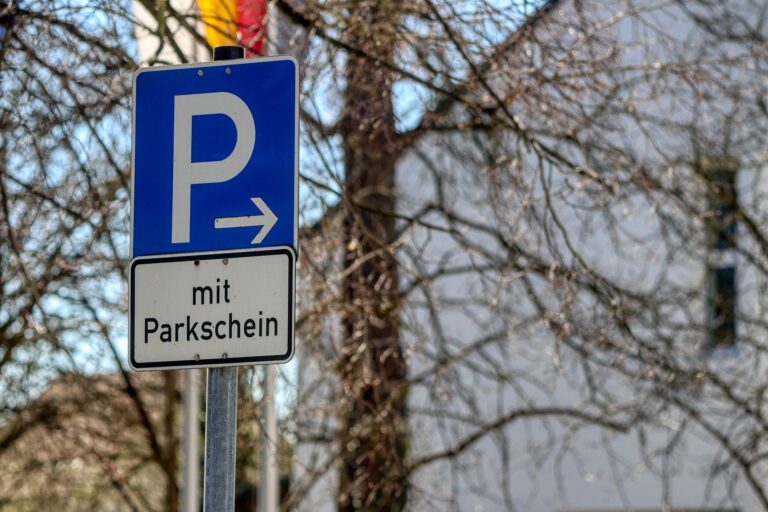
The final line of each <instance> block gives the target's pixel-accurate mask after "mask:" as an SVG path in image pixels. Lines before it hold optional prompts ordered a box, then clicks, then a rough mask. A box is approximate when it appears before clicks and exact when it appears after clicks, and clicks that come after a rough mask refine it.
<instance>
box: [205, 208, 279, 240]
mask: <svg viewBox="0 0 768 512" xmlns="http://www.w3.org/2000/svg"><path fill="white" fill-rule="evenodd" d="M251 201H253V204H255V205H256V208H258V209H259V210H261V215H244V216H242V217H217V218H216V220H215V221H214V226H215V227H216V229H221V228H245V227H251V226H263V227H262V228H261V230H260V231H259V233H258V234H257V235H256V236H255V237H253V240H251V243H252V244H258V243H261V241H262V240H264V237H266V236H267V233H269V232H270V230H271V229H272V227H273V226H274V225H275V223H277V215H275V214H274V213H273V212H272V210H270V209H269V206H267V203H265V202H264V201H262V200H261V198H260V197H252V198H251Z"/></svg>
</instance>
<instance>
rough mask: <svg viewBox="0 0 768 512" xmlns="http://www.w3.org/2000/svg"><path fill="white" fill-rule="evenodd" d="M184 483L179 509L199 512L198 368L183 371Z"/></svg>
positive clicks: (184, 511)
mask: <svg viewBox="0 0 768 512" xmlns="http://www.w3.org/2000/svg"><path fill="white" fill-rule="evenodd" d="M183 401H184V434H183V435H184V483H183V484H182V491H183V493H184V494H182V496H181V510H182V511H183V512H199V510H200V505H199V501H200V500H199V499H198V492H199V489H198V485H199V483H200V423H199V421H198V414H199V413H200V370H197V369H192V370H185V371H184V396H183Z"/></svg>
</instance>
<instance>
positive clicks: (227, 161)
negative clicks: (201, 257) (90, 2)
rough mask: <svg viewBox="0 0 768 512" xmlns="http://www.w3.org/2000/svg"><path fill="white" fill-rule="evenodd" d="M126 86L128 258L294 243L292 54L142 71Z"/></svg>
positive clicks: (295, 186)
mask: <svg viewBox="0 0 768 512" xmlns="http://www.w3.org/2000/svg"><path fill="white" fill-rule="evenodd" d="M133 91H134V92H133V94H134V97H133V108H134V110H133V176H132V180H133V183H132V203H131V204H132V211H131V217H132V224H131V255H132V257H134V258H135V257H139V256H148V255H163V254H177V253H192V252H209V251H227V250H236V249H258V248H263V247H276V246H289V247H292V248H293V249H294V250H295V249H296V246H297V232H298V206H297V201H298V65H297V63H296V60H295V59H293V58H291V57H274V58H262V59H242V60H232V61H220V62H210V63H197V64H185V65H180V66H165V67H154V68H146V69H143V70H141V71H139V72H138V73H137V74H136V76H135V78H134V88H133Z"/></svg>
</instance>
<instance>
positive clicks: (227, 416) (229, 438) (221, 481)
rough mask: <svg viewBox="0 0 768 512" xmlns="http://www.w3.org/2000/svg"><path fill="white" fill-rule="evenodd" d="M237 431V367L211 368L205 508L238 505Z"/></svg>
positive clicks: (226, 510) (219, 55) (220, 511)
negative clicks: (236, 497) (236, 478)
mask: <svg viewBox="0 0 768 512" xmlns="http://www.w3.org/2000/svg"><path fill="white" fill-rule="evenodd" d="M244 56H245V50H244V49H243V48H241V47H239V46H218V47H216V48H214V49H213V60H230V59H239V58H243V57H244ZM236 434H237V367H236V366H234V367H228V368H209V369H208V385H207V392H206V398H205V482H204V484H203V488H204V498H203V510H204V511H205V512H231V511H233V510H234V509H235V439H236Z"/></svg>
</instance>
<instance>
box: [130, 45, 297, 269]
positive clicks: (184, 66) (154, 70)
mask: <svg viewBox="0 0 768 512" xmlns="http://www.w3.org/2000/svg"><path fill="white" fill-rule="evenodd" d="M275 61H290V62H293V71H294V89H295V90H294V101H295V104H294V133H293V180H294V181H293V249H294V251H296V252H298V250H299V145H300V144H299V92H300V90H299V61H298V60H297V59H296V57H294V56H293V55H275V56H272V57H257V58H253V57H248V58H244V59H233V60H226V61H221V60H218V61H210V62H192V63H188V64H174V65H170V66H151V67H143V68H139V69H138V70H136V72H135V73H134V74H133V89H132V93H131V106H132V107H131V219H130V221H131V225H130V228H131V229H130V247H129V250H130V256H131V258H134V257H135V258H143V257H145V256H161V255H163V254H184V253H157V254H147V255H142V256H134V255H133V239H134V227H135V222H134V212H135V205H134V197H135V191H136V183H135V182H136V82H137V80H138V77H139V75H141V74H142V73H161V72H164V71H165V72H169V71H174V70H177V69H196V68H198V69H204V68H211V67H222V68H226V67H232V66H242V65H244V64H255V63H260V62H275ZM258 247H279V246H257V247H254V248H258ZM216 250H217V249H214V250H213V251H216ZM228 250H231V249H228ZM235 250H237V249H235ZM213 251H205V252H213Z"/></svg>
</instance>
